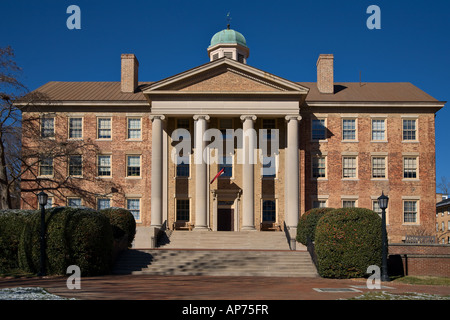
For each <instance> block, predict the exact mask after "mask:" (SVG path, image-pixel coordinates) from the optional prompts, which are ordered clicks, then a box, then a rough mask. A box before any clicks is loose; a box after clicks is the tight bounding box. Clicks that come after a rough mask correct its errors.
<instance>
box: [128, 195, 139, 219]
mask: <svg viewBox="0 0 450 320" xmlns="http://www.w3.org/2000/svg"><path fill="white" fill-rule="evenodd" d="M130 200H137V201H138V203H139V210H138V211H139V219H136V216H135V215H134V214H133V211H137V210H136V209H130V207H129V204H130V203H129V201H130ZM126 205H127V210H129V211H130V212H131V213H132V214H133V217H134V220H135V221H136V222H137V223H140V222H141V221H142V201H141V198H135V197H129V198H126Z"/></svg>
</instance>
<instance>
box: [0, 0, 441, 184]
mask: <svg viewBox="0 0 450 320" xmlns="http://www.w3.org/2000/svg"><path fill="white" fill-rule="evenodd" d="M72 4H75V5H78V6H79V7H80V8H81V30H69V29H67V27H66V20H67V18H68V17H69V14H67V13H66V9H67V7H68V6H69V5H72ZM372 4H375V5H378V6H379V7H380V8H381V30H369V29H367V27H366V20H367V18H368V17H369V14H367V13H366V9H367V7H368V6H369V5H372ZM229 11H230V12H231V16H232V21H231V26H232V28H233V29H235V30H238V31H240V32H241V33H243V34H244V36H245V37H246V39H247V44H248V46H249V47H250V58H249V60H248V64H250V65H252V66H254V67H257V68H260V69H263V70H265V71H268V72H271V73H274V74H276V75H278V76H281V77H284V78H287V79H289V80H292V81H316V61H317V57H318V55H319V54H320V53H333V54H334V55H335V81H359V71H360V70H361V71H362V80H363V81H367V82H411V83H413V84H414V85H416V86H418V87H419V88H420V89H422V90H424V91H425V92H427V93H428V94H430V95H432V96H433V97H435V98H436V99H438V100H443V101H450V76H449V73H450V1H448V0H439V1H438V0H435V1H430V0H427V1H426V0H420V1H414V0H409V1H406V0H395V1H392V0H390V1H386V0H370V1H367V0H346V1H336V0H321V1H315V0H302V1H300V0H296V1H285V0H278V1H273V0H271V1H265V0H259V1H235V0H227V1H196V0H190V1H181V0H177V1H174V0H160V1H153V0H147V1H137V0H127V1H112V0H111V1H104V0H101V1H100V0H99V1H93V0H89V1H87V0H71V1H66V0H58V1H54V0H45V1H30V0H20V1H17V0H1V1H0V12H1V19H0V46H6V45H11V46H12V47H13V49H14V50H15V53H16V60H17V63H18V64H19V65H20V66H21V67H22V68H23V78H22V79H21V80H22V81H23V82H24V83H25V84H26V85H27V86H28V88H29V89H30V90H33V89H36V88H37V87H39V86H41V85H43V84H44V83H46V82H48V81H119V80H120V54H121V53H135V54H136V55H137V57H138V59H139V62H140V67H139V79H140V80H141V81H156V80H160V79H163V78H165V77H168V76H171V75H173V74H176V73H179V72H182V71H184V70H186V69H189V68H193V67H196V66H198V65H201V64H203V63H206V62H208V56H207V53H206V48H207V46H208V45H209V41H210V39H211V37H212V36H213V35H214V33H215V32H217V31H219V30H221V29H224V28H225V27H226V23H227V21H226V14H227V12H229ZM449 120H450V104H448V105H447V106H446V108H444V109H442V110H441V111H439V112H438V113H437V117H436V162H437V173H436V175H437V178H438V179H439V177H440V176H447V177H448V178H450V168H449V163H450V161H449V160H450V144H449V141H450V139H449V138H450V134H449V132H450V131H449V130H448V127H446V123H448V122H449Z"/></svg>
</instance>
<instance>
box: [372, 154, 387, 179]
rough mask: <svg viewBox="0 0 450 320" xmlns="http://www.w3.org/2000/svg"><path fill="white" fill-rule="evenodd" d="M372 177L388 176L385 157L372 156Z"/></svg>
mask: <svg viewBox="0 0 450 320" xmlns="http://www.w3.org/2000/svg"><path fill="white" fill-rule="evenodd" d="M372 178H386V158H385V157H372Z"/></svg>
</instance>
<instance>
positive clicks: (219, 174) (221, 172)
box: [209, 167, 225, 184]
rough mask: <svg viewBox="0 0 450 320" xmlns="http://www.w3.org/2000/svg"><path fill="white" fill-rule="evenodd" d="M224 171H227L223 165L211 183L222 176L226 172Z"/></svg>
mask: <svg viewBox="0 0 450 320" xmlns="http://www.w3.org/2000/svg"><path fill="white" fill-rule="evenodd" d="M224 171H225V167H223V168H222V170H220V171H219V172H218V173H217V174H216V176H215V177H214V179H212V180H211V182H210V183H209V184H212V183H213V182H214V181H215V180H216V179H217V178H218V177H220V176H221V175H223V174H224Z"/></svg>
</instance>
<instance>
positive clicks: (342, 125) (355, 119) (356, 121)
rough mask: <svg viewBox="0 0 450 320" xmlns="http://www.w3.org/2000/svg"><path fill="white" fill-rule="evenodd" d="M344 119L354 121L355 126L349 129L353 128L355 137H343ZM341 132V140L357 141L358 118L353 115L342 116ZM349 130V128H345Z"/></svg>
mask: <svg viewBox="0 0 450 320" xmlns="http://www.w3.org/2000/svg"><path fill="white" fill-rule="evenodd" d="M345 121H354V123H355V128H354V129H350V130H352V131H353V130H354V131H355V137H354V138H353V139H345V137H344V130H345V129H344V122H345ZM341 127H342V130H341V133H342V142H358V119H357V118H355V117H343V118H342V120H341ZM347 130H349V129H347Z"/></svg>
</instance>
